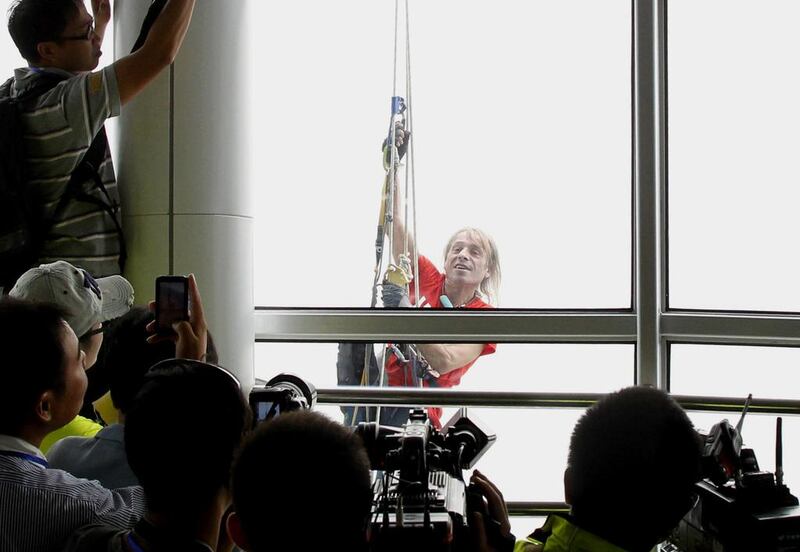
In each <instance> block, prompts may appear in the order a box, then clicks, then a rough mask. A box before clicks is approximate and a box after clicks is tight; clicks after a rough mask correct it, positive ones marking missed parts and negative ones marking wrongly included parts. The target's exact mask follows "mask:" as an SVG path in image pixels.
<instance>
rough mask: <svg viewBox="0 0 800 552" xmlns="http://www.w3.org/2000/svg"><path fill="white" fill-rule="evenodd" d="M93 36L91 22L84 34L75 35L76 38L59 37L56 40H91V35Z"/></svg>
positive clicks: (93, 31)
mask: <svg viewBox="0 0 800 552" xmlns="http://www.w3.org/2000/svg"><path fill="white" fill-rule="evenodd" d="M94 34H95V30H94V20H92V22H91V23H89V25H88V26H87V28H86V33H85V34H82V35H76V36H60V37H58V38H57V39H56V40H59V41H60V40H91V39H92V35H94Z"/></svg>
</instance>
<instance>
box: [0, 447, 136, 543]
mask: <svg viewBox="0 0 800 552" xmlns="http://www.w3.org/2000/svg"><path fill="white" fill-rule="evenodd" d="M144 511H145V503H144V493H143V492H142V489H141V487H125V488H122V489H118V490H116V491H109V490H108V489H105V488H103V487H101V486H100V485H99V484H98V483H97V482H96V481H88V480H86V479H78V478H76V477H73V476H71V475H70V474H68V473H67V472H64V471H61V470H54V469H50V468H48V467H47V462H46V461H45V460H44V457H43V456H42V454H41V452H39V450H38V449H37V448H36V447H33V446H32V445H31V444H30V443H27V442H26V441H23V440H22V439H18V438H16V437H11V436H9V435H0V550H2V551H3V552H17V551H19V552H22V551H24V552H40V551H41V552H49V551H56V550H61V549H62V548H63V547H64V545H65V543H66V541H67V539H68V538H69V537H70V536H71V535H72V534H73V533H74V532H75V531H76V530H77V529H78V528H80V527H82V526H84V525H87V524H90V523H102V524H105V525H110V526H113V527H118V528H120V529H127V528H130V527H133V526H134V525H135V524H136V522H137V521H138V520H139V518H140V517H141V516H142V515H143V514H144Z"/></svg>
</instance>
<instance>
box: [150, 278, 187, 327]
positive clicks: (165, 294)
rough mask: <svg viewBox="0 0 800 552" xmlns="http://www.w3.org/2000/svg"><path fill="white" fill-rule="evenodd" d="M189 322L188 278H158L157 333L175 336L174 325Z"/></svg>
mask: <svg viewBox="0 0 800 552" xmlns="http://www.w3.org/2000/svg"><path fill="white" fill-rule="evenodd" d="M181 320H189V279H188V278H187V277H186V276H159V277H158V278H156V333H157V334H160V335H169V334H174V333H175V331H174V330H173V329H172V324H174V323H175V322H180V321H181Z"/></svg>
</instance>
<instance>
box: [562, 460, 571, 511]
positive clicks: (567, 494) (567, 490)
mask: <svg viewBox="0 0 800 552" xmlns="http://www.w3.org/2000/svg"><path fill="white" fill-rule="evenodd" d="M564 502H566V503H567V504H569V505H570V506H571V505H572V470H571V469H570V468H569V466H567V469H565V470H564Z"/></svg>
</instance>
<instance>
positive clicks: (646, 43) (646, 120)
mask: <svg viewBox="0 0 800 552" xmlns="http://www.w3.org/2000/svg"><path fill="white" fill-rule="evenodd" d="M656 10H657V9H656V6H655V0H634V2H633V14H634V16H633V136H634V139H633V145H634V146H633V159H634V163H633V165H634V174H633V181H634V202H633V208H634V236H633V243H634V274H635V278H634V297H633V299H634V311H635V312H636V316H637V331H636V335H637V339H636V383H638V384H649V385H654V386H663V383H664V382H663V381H662V378H661V377H660V373H661V370H660V366H661V336H660V335H659V313H660V305H661V289H660V285H659V284H660V274H659V266H660V262H659V257H658V255H659V251H660V248H659V239H660V238H661V232H660V231H659V226H658V224H659V216H658V209H659V208H660V204H661V202H660V201H658V198H659V195H658V182H659V180H660V179H657V178H656V174H657V169H658V163H657V159H658V156H657V153H656V152H657V147H658V141H657V140H656V136H657V134H656V133H657V129H658V122H657V106H658V104H657V101H656V86H655V83H656V78H655V77H656V74H657V71H656V69H655V65H656V64H655V60H656V33H655V30H656V25H655V21H656V19H655V18H656Z"/></svg>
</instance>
